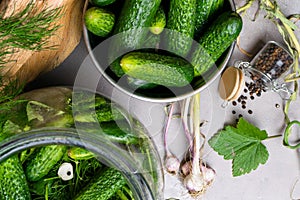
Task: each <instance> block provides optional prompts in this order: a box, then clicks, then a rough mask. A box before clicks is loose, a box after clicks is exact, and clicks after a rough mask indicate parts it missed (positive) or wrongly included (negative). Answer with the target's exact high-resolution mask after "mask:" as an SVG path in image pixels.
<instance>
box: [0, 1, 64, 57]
mask: <svg viewBox="0 0 300 200" xmlns="http://www.w3.org/2000/svg"><path fill="white" fill-rule="evenodd" d="M61 10H62V8H61V7H59V8H54V9H50V8H45V9H43V10H42V11H41V12H39V13H35V5H34V3H33V2H32V1H31V2H30V3H29V4H28V5H27V6H26V7H25V9H24V10H22V11H21V12H19V13H16V14H15V13H13V14H12V15H10V16H8V17H5V18H4V16H3V14H2V15H0V18H1V23H0V38H1V41H0V50H4V51H1V52H2V54H3V52H4V53H11V52H10V50H9V48H8V47H15V48H21V49H28V50H42V49H44V48H49V47H47V44H48V40H47V39H48V38H49V37H50V36H51V35H53V33H54V32H55V31H56V30H57V29H58V28H59V27H60V26H59V25H53V24H52V22H54V21H55V20H57V19H58V18H59V17H60V16H61Z"/></svg>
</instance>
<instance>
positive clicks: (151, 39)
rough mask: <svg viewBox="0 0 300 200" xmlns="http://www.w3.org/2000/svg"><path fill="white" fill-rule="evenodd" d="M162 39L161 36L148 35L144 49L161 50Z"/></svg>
mask: <svg viewBox="0 0 300 200" xmlns="http://www.w3.org/2000/svg"><path fill="white" fill-rule="evenodd" d="M160 39H161V35H155V34H153V33H151V32H150V33H149V34H148V36H147V38H146V39H145V41H144V44H143V46H142V48H146V49H147V48H148V49H155V50H157V49H159V45H160ZM123 73H124V72H123Z"/></svg>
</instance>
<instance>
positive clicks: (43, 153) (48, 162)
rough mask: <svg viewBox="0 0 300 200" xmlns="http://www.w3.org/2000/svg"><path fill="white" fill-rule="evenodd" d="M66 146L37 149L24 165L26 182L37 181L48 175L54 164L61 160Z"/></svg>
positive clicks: (49, 146)
mask: <svg viewBox="0 0 300 200" xmlns="http://www.w3.org/2000/svg"><path fill="white" fill-rule="evenodd" d="M66 150H67V146H64V145H48V146H44V147H41V148H40V149H37V150H36V152H35V153H34V154H33V155H32V157H30V159H28V161H27V162H26V163H25V174H26V177H27V180H29V181H38V180H40V179H41V178H43V177H44V176H46V175H47V174H48V172H49V171H50V170H51V169H52V168H53V166H55V164H56V163H57V162H58V161H60V160H61V159H62V157H63V156H64V154H65V152H66Z"/></svg>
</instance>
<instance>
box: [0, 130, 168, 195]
mask: <svg viewBox="0 0 300 200" xmlns="http://www.w3.org/2000/svg"><path fill="white" fill-rule="evenodd" d="M53 144H55V145H58V144H60V145H67V146H78V147H82V148H85V149H87V150H89V151H91V152H93V153H95V154H96V155H97V158H98V159H103V160H104V161H106V162H108V164H109V166H112V167H115V168H116V169H117V170H119V171H120V172H121V173H122V174H123V176H124V178H125V179H126V180H127V182H128V185H129V187H130V188H131V189H132V191H133V193H134V196H136V198H137V199H141V200H144V199H145V200H149V199H150V200H151V199H153V200H154V199H157V198H158V197H160V195H162V194H161V193H162V190H163V184H162V183H163V182H162V181H163V180H161V179H163V176H162V175H161V174H158V184H156V186H158V187H159V188H157V191H153V188H151V186H150V185H149V183H148V182H147V180H146V178H145V177H144V174H143V173H144V172H143V169H141V168H140V166H138V165H137V164H136V162H135V161H134V158H132V157H130V156H129V155H128V153H127V154H126V153H125V152H124V151H123V152H122V151H121V150H120V148H118V147H117V146H116V145H113V143H111V142H108V141H107V140H106V139H105V138H103V137H100V136H97V135H96V134H86V133H85V132H84V131H83V130H80V131H78V130H76V129H75V128H53V127H46V128H38V129H33V130H30V131H26V132H22V133H18V134H16V135H13V136H11V137H9V138H6V139H5V140H3V141H2V142H1V143H0V163H1V162H2V161H4V160H5V159H7V158H9V157H10V156H12V155H13V154H16V153H19V152H21V151H23V150H25V149H28V148H32V147H38V146H43V145H53ZM157 167H158V166H157ZM156 170H157V172H158V173H159V172H160V170H158V168H157V169H156ZM159 185H161V186H159Z"/></svg>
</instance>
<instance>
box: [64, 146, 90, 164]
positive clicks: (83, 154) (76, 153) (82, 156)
mask: <svg viewBox="0 0 300 200" xmlns="http://www.w3.org/2000/svg"><path fill="white" fill-rule="evenodd" d="M68 156H69V157H70V158H72V159H73V160H76V161H78V160H87V159H91V158H94V157H95V155H94V153H92V152H91V151H89V150H87V149H84V148H81V147H71V148H70V149H68Z"/></svg>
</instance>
